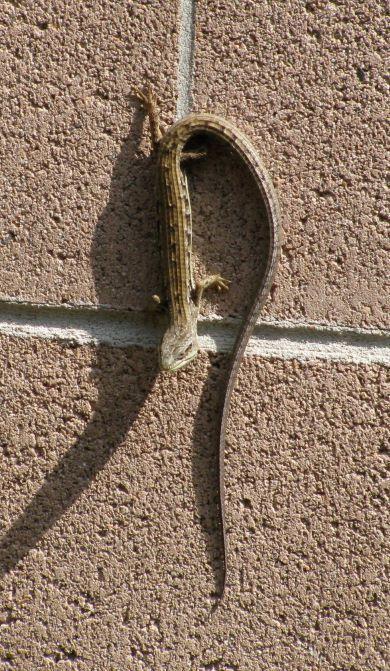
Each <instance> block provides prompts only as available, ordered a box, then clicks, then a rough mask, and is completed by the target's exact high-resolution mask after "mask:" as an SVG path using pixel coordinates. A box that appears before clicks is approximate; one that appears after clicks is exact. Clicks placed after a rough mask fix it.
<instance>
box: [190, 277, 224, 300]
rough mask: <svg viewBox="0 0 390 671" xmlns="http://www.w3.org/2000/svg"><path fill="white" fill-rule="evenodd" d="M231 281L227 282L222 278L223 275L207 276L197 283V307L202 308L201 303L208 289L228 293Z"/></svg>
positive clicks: (195, 298)
mask: <svg viewBox="0 0 390 671" xmlns="http://www.w3.org/2000/svg"><path fill="white" fill-rule="evenodd" d="M229 284H230V280H226V279H225V278H223V277H221V275H207V276H206V277H204V278H203V279H202V280H199V281H198V282H196V285H195V296H194V300H195V304H196V305H197V307H199V306H200V303H201V301H202V298H203V294H204V292H205V291H206V289H217V291H221V290H222V289H223V290H224V291H227V290H228V289H229Z"/></svg>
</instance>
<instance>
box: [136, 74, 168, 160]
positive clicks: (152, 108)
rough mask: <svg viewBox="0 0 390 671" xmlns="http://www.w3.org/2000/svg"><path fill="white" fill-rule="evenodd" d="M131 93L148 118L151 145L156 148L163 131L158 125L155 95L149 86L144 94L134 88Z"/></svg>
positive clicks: (158, 117)
mask: <svg viewBox="0 0 390 671" xmlns="http://www.w3.org/2000/svg"><path fill="white" fill-rule="evenodd" d="M133 93H134V95H135V97H136V98H137V99H138V100H139V101H140V102H141V104H142V106H143V108H144V109H145V111H146V112H147V114H148V116H149V123H150V130H151V134H152V143H153V146H154V147H157V146H158V143H159V142H160V140H161V138H162V136H163V131H162V129H161V124H160V115H159V111H158V104H157V97H156V94H155V92H154V91H153V89H152V87H151V86H150V84H149V85H148V86H147V88H146V92H145V91H141V89H139V88H137V87H136V86H135V87H134V88H133Z"/></svg>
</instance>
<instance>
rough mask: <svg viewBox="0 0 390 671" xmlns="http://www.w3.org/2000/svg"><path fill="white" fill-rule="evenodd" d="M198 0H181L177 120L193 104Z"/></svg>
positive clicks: (186, 112)
mask: <svg viewBox="0 0 390 671" xmlns="http://www.w3.org/2000/svg"><path fill="white" fill-rule="evenodd" d="M195 4H196V0H181V2H180V10H179V11H180V18H179V25H180V27H179V44H178V47H179V56H178V73H177V105H176V120H177V119H181V117H183V116H185V115H186V114H188V112H189V111H190V108H191V104H192V95H191V89H192V76H193V66H194V42H195V13H196V9H195Z"/></svg>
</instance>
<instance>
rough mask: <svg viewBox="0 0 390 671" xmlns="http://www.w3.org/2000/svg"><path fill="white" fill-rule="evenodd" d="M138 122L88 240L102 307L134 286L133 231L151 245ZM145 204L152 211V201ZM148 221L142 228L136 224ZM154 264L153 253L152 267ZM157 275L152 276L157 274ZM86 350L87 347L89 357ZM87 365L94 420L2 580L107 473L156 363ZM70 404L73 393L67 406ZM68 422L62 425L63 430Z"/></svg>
mask: <svg viewBox="0 0 390 671" xmlns="http://www.w3.org/2000/svg"><path fill="white" fill-rule="evenodd" d="M143 121H144V115H143V114H142V115H141V113H139V114H136V115H135V118H134V122H133V127H132V129H131V130H130V133H129V135H128V137H127V138H124V139H123V140H124V141H123V144H122V146H121V150H120V152H119V155H118V157H117V159H116V162H115V165H114V167H113V171H112V178H111V182H110V190H109V198H108V201H107V204H106V206H105V208H104V210H103V211H102V213H101V215H100V216H99V219H98V221H97V225H96V230H95V232H94V236H93V240H92V245H91V262H92V269H93V275H94V282H95V286H96V294H97V298H98V302H99V303H100V304H107V303H111V304H114V305H117V304H118V301H119V303H121V300H122V299H123V296H124V293H122V294H120V295H119V299H118V295H117V293H118V287H122V284H123V278H124V276H125V277H126V282H125V284H126V285H127V286H128V285H129V284H130V283H131V281H132V276H133V275H134V266H136V258H137V257H138V256H139V249H136V248H135V246H136V244H137V243H134V239H133V237H132V233H134V228H136V229H138V228H139V227H141V226H142V224H143V223H145V227H144V228H146V233H145V236H146V238H147V239H150V238H152V237H153V233H152V228H153V227H154V228H155V225H154V221H153V218H154V217H155V215H154V212H153V210H152V206H151V205H150V206H149V210H147V211H146V213H145V214H143V213H142V212H141V209H142V204H140V201H139V195H138V194H139V192H140V191H142V192H143V193H144V194H148V193H149V192H150V181H151V169H152V161H151V159H150V158H147V159H142V158H141V159H136V157H135V147H136V146H137V145H138V142H139V138H140V135H141V129H142V126H143ZM129 174H130V175H133V178H132V179H129ZM134 176H138V177H137V178H136V177H134ZM126 179H127V183H126ZM128 182H130V184H129V183H128ZM125 187H126V188H125ZM149 200H150V202H151V203H153V199H150V198H149ZM145 217H146V222H142V221H141V222H140V219H143V218H145ZM135 237H136V236H135ZM118 249H121V250H123V258H125V254H126V250H127V251H128V257H126V260H125V261H123V262H122V263H121V259H120V258H119V259H118V256H117V255H116V257H115V253H114V252H115V251H116V252H117V251H118ZM113 257H115V258H113ZM129 257H130V258H129ZM157 258H158V257H157V253H156V255H155V258H154V259H153V260H152V265H153V262H155V261H156V259H157ZM137 272H138V273H140V272H143V276H139V275H138V277H137V281H138V282H139V283H140V285H141V286H142V283H143V281H144V283H145V284H147V283H148V281H149V282H150V281H152V282H153V277H152V280H150V276H151V274H152V276H153V273H151V271H150V268H146V267H145V268H144V269H142V268H141V269H140V268H139V267H137ZM154 274H155V275H157V270H156V269H154ZM133 279H134V278H133ZM121 290H122V289H121ZM122 303H123V300H122ZM63 347H64V348H65V349H66V348H70V347H73V348H74V347H77V345H74V344H68V345H67V344H64V345H63ZM91 347H92V346H91V345H89V346H88V348H89V350H90V349H91ZM92 359H93V362H92V364H91V365H92V371H93V373H92V375H93V379H92V386H94V387H95V388H96V391H97V393H96V400H94V401H93V402H92V405H93V411H92V413H91V416H90V417H89V418H88V420H87V424H86V426H85V428H84V430H83V432H82V435H80V436H79V437H78V438H77V439H76V441H75V442H74V444H73V445H71V447H69V449H68V450H67V452H66V453H65V454H64V455H63V456H62V457H60V459H59V461H58V464H57V465H56V466H55V468H54V469H53V470H52V471H51V472H49V473H48V474H47V475H46V478H45V480H44V482H43V484H42V485H41V486H40V488H39V489H38V491H37V492H36V493H35V494H34V496H33V498H32V499H31V501H30V502H29V503H28V505H27V506H26V507H25V509H24V510H23V512H21V514H20V515H19V517H17V519H16V520H15V521H14V523H13V524H12V526H11V527H10V529H9V530H8V531H7V532H6V533H5V535H4V536H3V538H2V539H1V542H0V577H1V578H3V577H4V576H5V575H7V574H8V573H9V572H11V571H12V570H13V569H15V568H17V566H18V564H19V563H20V562H21V561H22V560H23V559H24V558H25V557H26V555H27V554H28V553H29V552H30V550H32V549H33V548H34V547H36V546H37V544H38V543H39V542H40V540H41V539H42V538H43V537H44V535H45V534H46V533H47V532H48V531H49V530H50V529H51V528H52V527H53V525H54V524H55V523H56V522H57V521H58V520H59V519H60V518H61V517H62V516H63V515H64V513H65V512H66V511H67V510H68V509H69V508H70V507H71V506H72V505H73V504H74V503H75V502H76V501H77V499H78V498H79V497H80V495H81V494H82V493H83V491H84V490H86V489H87V488H88V487H89V485H90V483H91V481H92V480H93V479H94V478H95V477H96V476H97V474H98V473H99V471H101V470H102V469H103V468H104V467H105V465H106V464H107V462H108V461H109V459H110V458H111V456H112V455H113V453H114V452H115V450H116V448H117V447H118V445H120V443H121V442H122V441H123V440H124V439H125V437H126V435H127V433H128V431H129V429H130V428H131V426H132V424H133V422H134V421H135V419H136V418H137V416H138V414H139V411H140V409H141V408H142V406H143V404H144V402H145V400H146V398H147V397H148V395H149V392H150V390H151V388H152V387H153V385H154V381H155V378H156V376H157V372H158V371H157V356H155V357H154V356H151V355H150V352H146V351H145V350H139V349H137V348H134V347H131V348H116V347H112V346H109V345H103V344H98V345H96V346H95V347H94V350H93V356H92ZM71 402H72V392H70V397H69V405H70V404H71ZM65 411H67V409H65ZM66 421H67V420H66V419H65V417H64V418H63V424H65V423H66ZM61 429H62V425H61Z"/></svg>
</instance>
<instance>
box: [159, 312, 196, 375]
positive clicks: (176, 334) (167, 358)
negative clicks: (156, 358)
mask: <svg viewBox="0 0 390 671" xmlns="http://www.w3.org/2000/svg"><path fill="white" fill-rule="evenodd" d="M198 348H199V345H198V336H197V333H196V323H195V326H192V325H191V324H173V325H172V326H170V327H169V328H168V329H167V330H166V332H165V334H164V337H163V339H162V342H161V345H160V368H161V369H162V370H169V371H171V372H174V371H176V370H179V368H182V367H183V366H186V365H187V363H189V362H190V361H191V360H192V359H194V358H195V357H196V355H197V353H198Z"/></svg>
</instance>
